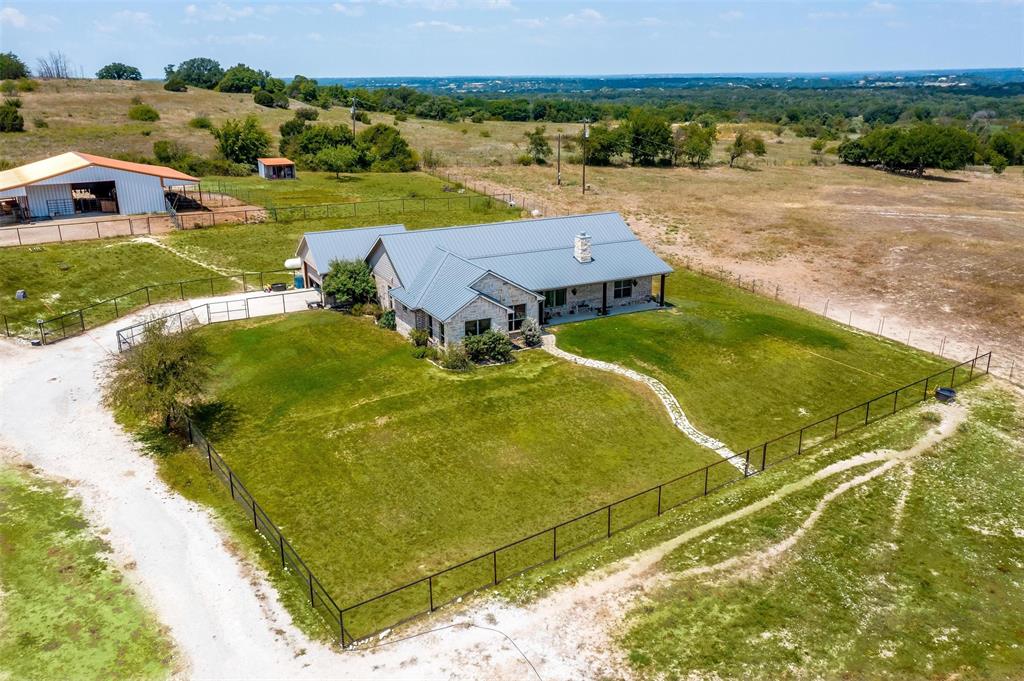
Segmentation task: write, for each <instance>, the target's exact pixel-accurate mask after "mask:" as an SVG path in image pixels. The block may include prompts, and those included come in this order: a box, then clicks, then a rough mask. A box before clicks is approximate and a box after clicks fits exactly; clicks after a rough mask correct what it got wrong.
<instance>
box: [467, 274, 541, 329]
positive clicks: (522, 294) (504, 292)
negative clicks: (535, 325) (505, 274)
mask: <svg viewBox="0 0 1024 681" xmlns="http://www.w3.org/2000/svg"><path fill="white" fill-rule="evenodd" d="M475 288H476V290H477V291H480V292H481V293H483V294H484V295H487V296H490V297H491V298H494V299H495V300H497V301H498V302H499V303H501V304H502V305H507V306H508V307H513V306H515V305H526V318H527V319H533V320H534V321H540V319H539V317H538V315H539V313H540V307H539V305H538V303H539V301H538V300H537V296H536V295H534V294H533V293H531V292H530V291H527V290H526V289H523V288H520V287H519V286H516V285H514V284H510V283H508V282H507V281H505V280H504V279H502V278H501V277H496V276H494V275H493V274H488V275H485V276H484V277H483V278H481V279H480V281H478V282H477V283H476V286H475ZM502 328H503V329H504V330H506V331H508V320H507V319H506V321H505V323H504V324H503V325H502Z"/></svg>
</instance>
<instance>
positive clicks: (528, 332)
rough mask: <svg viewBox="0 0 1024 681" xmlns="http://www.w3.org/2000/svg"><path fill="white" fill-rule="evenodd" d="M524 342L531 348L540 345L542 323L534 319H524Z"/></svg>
mask: <svg viewBox="0 0 1024 681" xmlns="http://www.w3.org/2000/svg"><path fill="white" fill-rule="evenodd" d="M522 330H523V342H524V343H526V344H527V345H528V346H530V347H531V348H535V347H537V346H538V345H540V324H538V323H537V321H536V320H534V319H529V318H528V319H525V320H523V329H522Z"/></svg>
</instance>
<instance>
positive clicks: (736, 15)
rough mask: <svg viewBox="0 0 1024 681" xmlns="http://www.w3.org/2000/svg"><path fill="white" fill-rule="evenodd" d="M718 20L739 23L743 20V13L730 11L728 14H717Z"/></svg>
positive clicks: (735, 10) (734, 10)
mask: <svg viewBox="0 0 1024 681" xmlns="http://www.w3.org/2000/svg"><path fill="white" fill-rule="evenodd" d="M718 18H719V19H721V20H722V21H739V20H740V19H742V18H743V12H741V11H739V10H738V9H731V10H729V11H728V12H722V13H721V14H719V15H718Z"/></svg>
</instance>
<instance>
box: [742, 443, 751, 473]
mask: <svg viewBox="0 0 1024 681" xmlns="http://www.w3.org/2000/svg"><path fill="white" fill-rule="evenodd" d="M748 475H750V450H749V449H748V450H747V459H746V462H745V463H744V464H743V477H747V476H748Z"/></svg>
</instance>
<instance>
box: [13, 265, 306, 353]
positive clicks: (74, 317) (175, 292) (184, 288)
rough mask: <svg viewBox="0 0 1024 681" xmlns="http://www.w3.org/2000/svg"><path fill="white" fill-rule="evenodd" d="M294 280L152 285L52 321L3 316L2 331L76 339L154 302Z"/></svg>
mask: <svg viewBox="0 0 1024 681" xmlns="http://www.w3.org/2000/svg"><path fill="white" fill-rule="evenodd" d="M293 277H294V273H293V272H292V271H291V270H269V271H265V272H239V273H238V274H225V275H217V276H210V277H201V278H199V279H186V280H181V281H172V282H165V283H162V284H151V285H149V286H142V287H140V288H137V289H135V290H132V291H128V292H126V293H121V294H119V295H116V296H114V297H113V298H108V299H106V300H101V301H99V302H96V303H92V304H91V305H86V306H85V307H82V308H79V309H77V310H73V311H71V312H66V313H64V314H60V315H57V316H55V317H50V318H49V319H37V320H32V321H29V320H25V319H15V318H9V317H7V316H6V315H0V317H2V319H0V321H2V322H3V324H2V327H0V329H2V331H3V333H4V334H5V335H7V336H9V337H13V336H18V337H24V338H32V337H34V338H37V339H38V340H39V341H40V342H42V343H43V344H44V345H45V344H47V343H52V342H55V341H58V340H63V339H65V338H69V337H71V336H76V335H78V334H80V333H82V332H84V331H85V330H86V329H90V328H94V327H96V326H100V325H102V324H106V323H108V322H111V321H113V320H115V319H119V318H120V317H122V316H124V315H125V314H128V313H129V312H132V311H134V310H137V309H139V308H141V307H146V306H148V305H152V304H155V303H166V302H170V301H172V300H187V299H188V298H195V297H199V296H214V295H219V294H225V293H233V292H236V291H238V292H242V293H245V292H248V291H259V290H262V289H263V288H265V287H266V286H268V285H271V284H292V283H293Z"/></svg>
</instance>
